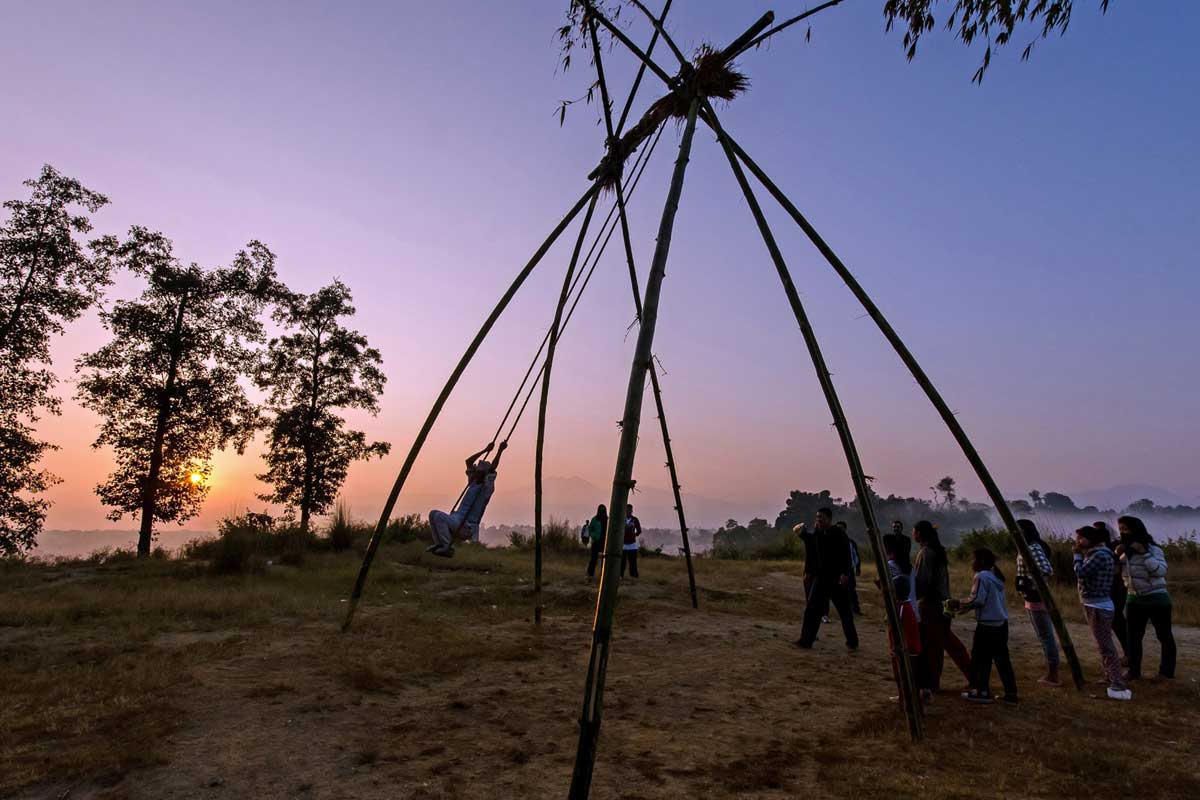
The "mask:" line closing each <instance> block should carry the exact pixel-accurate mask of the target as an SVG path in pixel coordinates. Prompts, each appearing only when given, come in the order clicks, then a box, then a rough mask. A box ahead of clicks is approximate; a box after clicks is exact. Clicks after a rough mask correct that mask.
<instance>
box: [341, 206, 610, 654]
mask: <svg viewBox="0 0 1200 800" xmlns="http://www.w3.org/2000/svg"><path fill="white" fill-rule="evenodd" d="M599 191H600V187H599V185H598V184H596V183H593V184H592V185H591V186H589V187H588V190H587V191H586V192H584V193H583V196H582V197H580V198H579V200H578V201H576V203H575V205H574V206H573V207H572V208H571V210H570V211H568V212H567V215H566V216H565V217H563V218H562V220H561V221H560V222H559V223H558V225H556V226H555V228H554V230H552V231H551V232H550V235H549V236H547V237H546V240H545V241H544V242H542V245H541V247H539V248H538V249H537V252H535V253H534V254H533V257H532V258H531V259H529V263H527V264H526V265H525V266H524V268H522V269H521V271H520V272H519V273H517V277H516V278H514V279H513V282H512V284H511V285H510V286H509V287H508V290H507V291H505V293H504V295H503V296H502V297H501V298H500V301H499V302H498V303H496V307H495V308H493V309H492V313H491V314H489V315H488V318H487V319H486V320H484V322H483V326H482V327H480V329H479V332H478V333H476V334H475V338H474V339H472V340H471V344H470V345H469V346H468V347H467V351H466V352H465V353H463V355H462V358H460V359H459V361H458V364H457V365H456V366H455V367H454V371H453V372H451V373H450V377H449V378H448V379H447V380H446V385H445V386H443V387H442V392H441V394H439V395H438V397H437V400H435V401H434V404H433V408H431V409H430V410H429V416H428V417H426V418H425V424H424V425H422V426H421V430H420V431H419V432H418V433H417V438H416V440H414V441H413V444H412V447H411V448H410V449H409V451H408V456H407V457H406V458H405V459H404V465H403V466H402V467H401V468H400V474H399V475H397V476H396V482H395V483H394V484H393V485H392V491H391V493H389V494H388V498H387V502H386V503H384V505H383V511H382V512H381V513H380V515H379V522H378V523H377V524H376V525H375V532H374V533H373V534H371V541H370V543H369V544H368V545H367V552H366V554H365V555H364V556H363V563H362V567H361V568H360V569H359V571H358V578H357V579H355V581H354V590H353V591H352V592H351V594H350V604H349V606H348V607H347V609H346V619H345V621H344V622H343V623H342V631H343V632H345V631H347V630H349V629H350V623H351V622H353V621H354V612H355V611H356V610H357V609H358V601H359V598H361V597H362V591H363V586H365V585H366V582H367V573H369V572H370V570H371V562H372V561H374V560H375V553H376V551H377V550H379V542H380V541H381V540H382V539H383V532H384V530H385V529H386V528H387V524H388V520H389V519H391V516H392V510H393V509H394V508H395V507H396V499H397V498H399V497H400V490H401V489H403V488H404V482H405V481H407V480H408V474H409V473H410V472H412V468H413V464H415V463H416V460H417V456H418V455H419V454H420V452H421V447H422V446H424V444H425V439H426V438H427V437H428V436H429V432H430V431H431V430H432V429H433V424H434V423H435V422H437V418H438V416H439V415H440V414H441V413H442V406H444V405H445V404H446V400H448V399H449V398H450V393H451V392H452V391H454V387H455V385H456V384H457V383H458V379H459V378H460V377H462V374H463V372H464V371H466V369H467V365H469V364H470V363H471V359H472V358H474V357H475V351H476V350H478V349H479V346H480V345H482V344H483V340H484V339H486V338H487V335H488V333H490V332H491V330H492V326H493V325H495V324H496V320H497V319H499V318H500V315H501V314H502V313H504V309H506V308H508V304H509V302H511V301H512V299H513V296H514V295H515V294H516V293H517V290H518V289H520V288H521V285H522V284H524V283H525V279H526V278H528V277H529V274H530V273H531V272H533V269H534V267H536V266H537V265H538V262H539V261H541V260H542V257H543V256H544V255H546V251H548V250H549V249H550V247H551V246H552V245H553V244H554V242H555V241H556V240H557V239H558V237H559V236H560V235H562V232H563V231H564V230H565V229H566V227H567V226H568V225H570V224H571V221H572V220H574V219H575V217H576V216H578V214H579V212H580V211H582V210H583V207H584V206H585V205H587V204H588V203H589V202H590V201H591V199H592V198H593V197H595V196H596V193H597V192H599Z"/></svg>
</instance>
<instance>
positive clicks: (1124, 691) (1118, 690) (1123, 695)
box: [1108, 686, 1133, 700]
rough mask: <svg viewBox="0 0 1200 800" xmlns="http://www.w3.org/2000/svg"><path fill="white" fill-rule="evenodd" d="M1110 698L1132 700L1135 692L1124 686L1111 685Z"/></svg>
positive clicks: (1109, 688)
mask: <svg viewBox="0 0 1200 800" xmlns="http://www.w3.org/2000/svg"><path fill="white" fill-rule="evenodd" d="M1108 698H1109V699H1110V700H1132V699H1133V692H1131V691H1129V689H1128V688H1126V687H1124V686H1121V687H1117V686H1110V687H1108Z"/></svg>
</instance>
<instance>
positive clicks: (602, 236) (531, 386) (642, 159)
mask: <svg viewBox="0 0 1200 800" xmlns="http://www.w3.org/2000/svg"><path fill="white" fill-rule="evenodd" d="M665 129H666V125H665V124H664V125H662V126H660V127H659V130H658V133H657V135H655V137H654V139H653V140H652V141H651V143H650V146H649V147H647V148H645V149H644V150H643V151H642V152H641V153H640V154H639V155H638V158H637V160H636V161H635V162H634V168H633V177H632V178H631V179H629V180H628V181H627V182H626V183H627V184H628V190H627V192H626V198H628V197H630V196H632V195H633V193H634V191H635V190H636V189H637V185H638V182H639V181H640V180H641V177H642V173H643V172H645V171H646V166H647V165H648V164H649V163H650V156H651V154H653V152H654V148H655V147H656V146H657V145H658V142H659V140H660V139H661V138H662V134H663V131H664V130H665ZM616 211H617V205H616V203H615V202H614V204H613V206H612V208H611V209H610V210H609V212H608V216H607V217H606V218H605V220H604V224H603V225H601V227H600V232H599V233H597V235H596V238H595V240H594V241H593V242H592V246H591V247H590V248H589V249H588V254H587V256H586V257H585V259H584V263H585V264H586V263H588V261H590V262H591V263H590V265H589V266H588V267H587V269H586V270H580V271H579V273H578V274H577V275H576V276H575V280H574V281H572V286H571V292H572V293H573V295H574V299H573V300H572V301H571V307H570V309H569V310H568V311H567V316H566V317H565V318H564V319H563V323H562V325H561V326H560V328H559V337H560V338H561V337H562V334H563V331H565V330H566V328H567V325H568V324H569V323H570V321H571V318H572V317H573V316H574V314H575V308H576V307H577V306H578V305H579V301H580V299H581V298H582V297H583V293H584V291H585V290H586V289H587V287H588V284H589V283H590V282H591V280H592V275H593V274H594V273H595V271H596V267H597V265H598V264H599V263H600V259H601V257H602V256H603V255H604V251H605V249H606V248H607V247H608V243H609V241H610V240H611V239H612V236H613V234H614V233H615V232H616V229H617V220H616V219H615V214H616ZM606 229H607V230H606ZM597 248H599V249H597ZM549 341H550V331H549V330H547V331H546V335H545V337H543V339H542V343H541V345H540V346H539V347H538V349H537V352H536V353H534V356H533V360H532V361H530V363H529V368H528V369H527V370H525V376H524V377H523V378H522V379H521V383H520V385H519V386H518V387H517V391H516V392H515V393H514V395H513V399H512V402H510V403H509V404H508V409H507V410H506V411H505V412H504V417H503V418H502V419H501V420H500V424H499V425H498V426H497V427H496V432H495V434H493V435H492V438H491V441H490V445H491V446H494V445H495V444H496V443H497V442H499V443H500V446H501V447H506V446H507V445H508V440H509V439H511V438H512V435H513V433H514V432H515V431H516V429H517V425H518V424H519V423H520V422H521V418H522V417H523V416H524V414H525V410H526V409H527V408H528V407H529V401H530V400H531V399H532V397H533V392H534V390H535V389H536V388H537V385H538V381H540V380H541V378H542V374H543V372H544V371H545V364H543V365H542V367H541V369H539V370H538V372H537V375H536V376H535V377H534V378H533V381H532V383H531V382H530V376H532V375H533V368H534V367H535V366H537V363H538V361H539V360H541V357H542V353H543V352H544V351H545V349H546V345H547V344H548V343H549ZM527 386H528V390H526V387H527ZM522 392H524V393H525V400H524V401H523V402H522V403H521V406H520V408H519V409H517V413H516V416H515V417H514V416H513V409H514V408H516V407H517V401H518V400H520V399H521V393H522ZM510 418H511V419H512V423H511V425H509V427H508V433H506V434H505V435H504V438H503V439H501V438H500V434H501V433H502V432H503V431H504V427H505V425H508V424H509V420H510Z"/></svg>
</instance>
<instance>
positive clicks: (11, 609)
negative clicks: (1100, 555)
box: [0, 542, 1200, 800]
mask: <svg viewBox="0 0 1200 800" xmlns="http://www.w3.org/2000/svg"><path fill="white" fill-rule="evenodd" d="M286 560H289V561H292V562H293V565H281V564H280V563H279V560H278V559H276V558H267V559H264V560H263V561H262V562H261V563H259V564H256V565H253V567H252V568H250V570H249V572H248V573H235V574H226V575H221V574H217V573H216V572H215V571H214V569H213V566H212V564H213V562H212V561H211V560H208V561H198V560H182V559H179V560H175V559H146V560H142V561H140V562H135V561H133V560H132V559H129V558H124V557H120V556H118V557H115V558H109V559H108V560H103V559H95V560H93V561H90V562H89V561H75V562H64V563H61V564H58V565H46V564H36V563H30V564H11V563H6V564H3V565H0V587H2V588H0V685H3V686H4V698H5V702H4V703H3V704H2V705H0V796H6V797H7V796H12V797H19V798H84V797H92V798H193V797H213V798H220V797H256V798H284V797H313V798H352V797H353V798H372V797H378V798H384V797H387V798H391V797H403V798H474V797H499V798H518V797H553V796H563V795H564V794H565V793H566V787H567V785H568V783H569V779H570V773H571V765H572V760H573V757H574V752H575V744H576V733H577V729H576V719H577V717H578V715H579V707H578V705H579V703H580V699H581V690H582V686H583V678H584V675H583V672H584V669H585V666H586V663H587V655H588V649H587V648H588V644H589V640H590V636H589V625H590V621H591V612H592V608H593V605H594V602H595V586H594V585H587V584H586V583H585V582H584V579H583V567H584V558H583V554H582V551H579V552H572V551H570V549H569V548H568V552H561V551H560V552H551V553H549V554H548V555H547V562H546V573H547V586H546V604H547V611H546V619H545V623H544V624H543V625H542V626H541V628H538V627H535V626H534V625H533V624H532V621H531V620H532V602H531V600H532V598H531V592H532V590H531V577H530V576H531V574H532V568H531V554H530V553H529V552H528V551H527V550H522V549H518V548H510V549H483V548H480V547H472V546H464V547H463V548H461V549H460V550H459V553H458V555H457V557H456V558H454V559H453V560H444V559H436V558H433V557H431V556H429V555H427V554H426V553H424V548H423V544H422V543H420V542H408V543H405V544H389V545H385V546H384V548H383V549H382V550H381V551H380V556H379V558H378V559H377V561H376V566H375V570H374V572H373V574H372V577H371V581H370V583H369V584H368V587H367V593H366V595H365V596H364V602H363V606H362V608H361V609H360V612H359V616H358V618H357V620H356V623H355V627H354V629H353V630H352V631H351V632H350V633H349V634H345V635H343V634H341V633H339V632H338V625H339V623H340V621H341V618H342V614H343V611H344V609H345V603H344V598H345V597H346V595H347V593H348V591H349V588H350V585H351V583H352V581H353V577H354V574H355V572H356V570H357V567H358V563H359V557H358V553H357V552H356V551H355V549H353V548H352V549H350V550H347V551H344V552H340V553H339V552H326V553H310V554H307V555H305V556H304V557H303V558H293V559H286ZM267 561H270V562H272V563H270V564H268V563H267ZM243 566H244V565H243ZM1008 566H1009V572H1008V574H1009V575H1010V576H1011V574H1012V573H1011V565H1008ZM696 569H697V578H698V581H699V584H700V586H701V594H700V604H701V608H700V610H699V611H693V610H692V609H691V608H690V607H689V605H688V599H687V589H686V586H687V584H686V576H685V573H684V568H683V564H682V563H681V562H680V561H679V560H677V559H667V558H653V557H647V558H646V559H645V560H644V561H643V564H642V578H641V580H640V582H637V583H633V582H630V581H626V582H625V583H624V584H623V585H622V588H621V594H620V605H619V608H618V612H617V627H616V634H615V640H614V646H613V655H612V661H611V664H610V669H609V684H608V689H607V692H606V711H605V722H604V728H603V731H602V734H601V742H600V757H599V761H598V764H597V769H596V783H595V796H597V797H627V798H668V797H681V796H696V797H756V798H782V797H792V796H797V795H803V796H807V797H817V798H820V797H849V796H854V797H857V798H876V797H878V798H888V799H889V800H894V799H895V798H900V797H911V796H916V795H918V794H921V795H927V796H939V797H957V798H984V797H1001V796H1015V795H1022V796H1030V797H1048V798H1049V797H1074V796H1079V795H1080V794H1082V793H1083V792H1085V791H1086V792H1087V793H1089V794H1093V793H1094V794H1096V795H1106V796H1115V797H1125V796H1128V797H1134V796H1143V797H1144V796H1150V795H1152V796H1154V797H1159V798H1175V797H1178V798H1183V797H1196V796H1200V776H1198V775H1197V771H1196V769H1195V759H1196V757H1197V755H1198V754H1200V684H1198V683H1197V677H1198V676H1200V631H1198V630H1197V629H1196V628H1194V627H1184V626H1179V627H1177V637H1178V639H1179V643H1180V656H1181V658H1180V669H1179V678H1178V679H1177V680H1176V681H1174V682H1170V683H1154V682H1149V681H1142V682H1138V683H1136V684H1135V685H1134V700H1133V702H1132V703H1114V702H1111V701H1108V700H1106V699H1100V698H1101V697H1102V695H1103V687H1102V686H1092V685H1090V686H1089V687H1088V691H1087V692H1085V693H1083V694H1080V693H1077V692H1075V691H1074V690H1073V689H1069V688H1061V689H1047V688H1043V687H1040V686H1038V685H1037V684H1036V683H1035V680H1036V678H1037V677H1038V676H1040V674H1041V672H1040V666H1041V665H1040V651H1039V650H1038V647H1037V645H1036V643H1035V641H1034V640H1033V638H1032V634H1031V631H1030V629H1029V625H1028V623H1027V622H1026V621H1025V619H1024V617H1023V615H1022V614H1021V613H1020V612H1019V611H1018V609H1017V608H1016V607H1015V606H1014V608H1013V609H1012V611H1013V615H1012V616H1013V634H1014V640H1013V652H1014V657H1015V660H1016V664H1017V670H1018V681H1019V682H1020V684H1021V690H1022V703H1021V705H1020V706H1019V707H1017V708H1007V707H1000V706H994V707H985V708H979V707H974V706H967V705H966V704H964V703H963V702H962V701H961V700H959V699H958V698H957V696H956V695H954V694H942V695H939V696H938V697H937V698H936V701H935V703H934V704H933V706H931V707H930V709H929V711H928V718H927V728H928V740H927V742H926V743H924V744H923V745H921V746H917V747H914V746H912V745H910V744H909V742H908V739H907V734H906V728H905V723H904V720H903V717H902V715H901V714H900V712H899V710H898V708H897V707H896V705H895V704H894V703H893V702H890V701H889V696H890V695H893V694H895V687H894V684H893V683H892V678H891V671H890V667H889V662H888V657H887V641H886V634H885V628H884V615H883V611H882V607H881V605H880V603H879V602H877V599H876V596H875V595H874V593H873V589H872V588H871V587H870V582H869V579H868V578H867V577H866V576H865V575H864V578H863V579H862V580H861V582H860V587H861V588H862V595H863V600H864V607H865V617H863V618H862V622H861V624H860V631H861V635H862V637H863V645H862V648H861V650H860V651H859V652H857V653H855V654H851V655H848V654H847V653H846V651H845V649H844V647H843V646H842V642H841V640H840V635H839V633H838V631H837V630H835V629H836V628H837V626H836V624H835V625H833V626H825V627H824V630H823V631H822V636H821V638H820V640H819V641H818V642H817V646H816V648H815V649H814V650H812V651H800V650H798V649H797V648H795V647H794V646H793V645H792V641H793V640H794V639H795V638H796V636H797V635H798V632H799V618H800V614H801V611H802V600H801V598H802V590H801V573H802V564H801V563H800V562H795V561H778V562H764V561H719V560H714V559H707V558H703V559H699V560H697V563H696ZM1173 570H1174V571H1173V573H1172V588H1173V593H1174V594H1175V596H1176V601H1177V606H1176V609H1177V612H1178V613H1177V617H1178V618H1180V619H1183V620H1186V621H1187V622H1189V623H1191V624H1192V625H1194V624H1195V623H1196V622H1197V621H1198V620H1197V610H1198V609H1200V600H1198V598H1197V592H1200V566H1198V565H1197V564H1194V563H1193V564H1185V565H1181V566H1180V567H1179V568H1178V569H1174V568H1173ZM954 578H955V584H956V586H955V589H956V591H960V590H961V591H965V589H966V584H967V581H968V580H969V576H968V574H967V573H966V571H965V569H964V568H963V567H962V565H961V564H956V565H955V576H954ZM1011 594H1012V592H1011V580H1010V595H1011ZM1060 600H1061V601H1062V605H1063V608H1064V610H1065V611H1066V612H1067V613H1068V614H1069V619H1070V621H1071V623H1072V631H1073V633H1074V636H1075V641H1076V646H1077V648H1078V650H1079V653H1080V655H1081V658H1082V659H1083V662H1084V667H1085V670H1086V671H1087V673H1088V677H1089V679H1094V678H1096V677H1097V676H1098V674H1099V671H1098V667H1097V663H1096V661H1097V659H1096V657H1095V650H1094V647H1093V645H1092V644H1091V641H1090V639H1089V638H1088V636H1087V632H1086V629H1085V628H1084V627H1083V626H1082V625H1081V617H1080V615H1079V613H1078V605H1077V603H1075V602H1074V600H1073V597H1072V596H1071V593H1070V590H1069V589H1064V590H1063V592H1062V595H1061V597H1060ZM955 627H956V629H957V631H958V632H959V634H960V635H961V636H963V637H964V639H967V640H968V641H969V634H970V630H971V628H972V623H971V622H970V621H969V620H961V621H959V622H956V624H955ZM1157 657H1158V647H1157V643H1156V642H1155V641H1154V640H1153V636H1152V635H1149V636H1148V637H1147V659H1148V663H1149V664H1150V665H1153V664H1154V663H1156V659H1157ZM949 669H950V670H951V671H948V672H947V674H946V675H947V677H946V684H947V685H948V686H949V687H950V688H956V687H957V686H958V685H959V681H958V677H959V676H958V675H957V674H956V673H954V672H953V671H952V669H953V668H952V667H949ZM1149 671H1150V672H1152V671H1153V669H1152V668H1151V669H1150V670H1149ZM1148 787H1152V788H1148ZM1147 792H1149V793H1150V795H1148V794H1147Z"/></svg>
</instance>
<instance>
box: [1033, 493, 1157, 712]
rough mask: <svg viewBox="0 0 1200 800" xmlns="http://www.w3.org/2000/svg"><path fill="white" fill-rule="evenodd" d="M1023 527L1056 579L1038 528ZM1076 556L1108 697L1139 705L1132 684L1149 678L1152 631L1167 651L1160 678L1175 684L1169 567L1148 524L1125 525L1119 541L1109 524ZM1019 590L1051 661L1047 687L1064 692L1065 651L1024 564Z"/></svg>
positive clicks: (1079, 541)
mask: <svg viewBox="0 0 1200 800" xmlns="http://www.w3.org/2000/svg"><path fill="white" fill-rule="evenodd" d="M1018 525H1020V527H1021V532H1022V534H1023V535H1024V537H1025V541H1026V542H1027V543H1028V544H1029V550H1030V553H1031V554H1032V555H1033V557H1034V559H1035V560H1036V561H1037V562H1038V568H1039V570H1040V571H1041V572H1042V574H1043V575H1046V576H1047V577H1049V576H1050V575H1052V574H1053V568H1052V566H1051V564H1050V560H1049V558H1048V557H1047V556H1046V545H1045V543H1044V542H1043V541H1042V537H1041V536H1040V534H1039V533H1038V530H1037V526H1035V525H1034V524H1033V523H1032V522H1030V521H1029V520H1024V519H1023V520H1020V521H1019V522H1018ZM1073 549H1074V558H1073V569H1074V571H1075V576H1076V581H1077V583H1078V586H1079V598H1080V602H1081V603H1082V605H1083V613H1084V616H1085V617H1086V618H1087V623H1088V628H1089V629H1090V630H1091V633H1092V638H1093V639H1095V642H1096V648H1097V650H1098V651H1099V653H1100V664H1101V667H1102V668H1103V670H1104V680H1105V682H1106V683H1107V684H1108V696H1109V697H1112V698H1114V699H1117V700H1128V699H1130V698H1131V697H1132V693H1131V691H1130V689H1129V684H1130V682H1132V681H1136V680H1139V679H1141V677H1142V660H1143V650H1142V643H1143V641H1144V639H1145V638H1146V627H1147V625H1152V626H1153V627H1154V634H1155V636H1156V637H1157V638H1158V642H1159V644H1160V645H1161V648H1162V655H1161V657H1160V659H1159V665H1158V677H1159V678H1161V679H1167V680H1170V679H1173V678H1174V677H1175V660H1176V646H1175V636H1174V634H1173V633H1172V632H1171V595H1170V593H1169V592H1168V591H1167V559H1166V556H1165V555H1164V554H1163V550H1162V548H1161V547H1159V546H1158V544H1156V543H1155V541H1154V538H1153V537H1152V536H1151V535H1150V532H1149V531H1147V530H1146V525H1145V523H1143V522H1142V520H1141V519H1139V518H1138V517H1132V516H1125V517H1121V518H1120V519H1118V520H1117V537H1116V539H1115V540H1114V538H1113V535H1112V531H1111V530H1109V527H1108V525H1107V524H1105V523H1103V522H1096V523H1094V524H1092V525H1085V526H1084V527H1082V528H1079V529H1078V530H1076V531H1075V544H1074V548H1073ZM1017 590H1018V591H1020V592H1021V594H1022V596H1023V598H1024V600H1025V608H1026V610H1027V611H1028V612H1029V619H1030V621H1031V622H1032V624H1033V627H1034V630H1035V631H1036V632H1037V635H1038V639H1039V641H1040V642H1041V643H1042V650H1043V652H1044V654H1045V657H1046V676H1045V677H1044V678H1042V679H1041V681H1040V682H1041V683H1044V684H1048V685H1051V686H1057V685H1059V652H1058V650H1059V649H1058V644H1057V641H1056V639H1055V632H1054V626H1053V624H1052V622H1051V620H1050V615H1049V613H1047V611H1046V607H1045V605H1044V603H1043V602H1042V598H1041V596H1040V595H1039V594H1038V591H1037V587H1036V586H1034V585H1033V581H1031V580H1029V578H1028V577H1027V573H1026V565H1025V564H1024V562H1023V560H1022V559H1018V560H1017ZM1118 646H1119V647H1120V651H1121V652H1120V654H1118Z"/></svg>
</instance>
